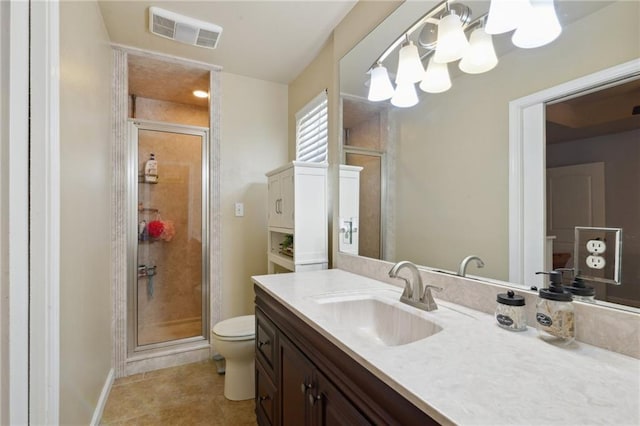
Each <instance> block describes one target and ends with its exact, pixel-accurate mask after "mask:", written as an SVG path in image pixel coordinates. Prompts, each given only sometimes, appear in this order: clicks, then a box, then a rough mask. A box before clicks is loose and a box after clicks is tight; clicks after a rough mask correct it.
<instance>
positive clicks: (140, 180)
mask: <svg viewBox="0 0 640 426" xmlns="http://www.w3.org/2000/svg"><path fill="white" fill-rule="evenodd" d="M138 183H146V184H147V185H157V184H158V181H156V182H147V181H145V180H144V175H138Z"/></svg>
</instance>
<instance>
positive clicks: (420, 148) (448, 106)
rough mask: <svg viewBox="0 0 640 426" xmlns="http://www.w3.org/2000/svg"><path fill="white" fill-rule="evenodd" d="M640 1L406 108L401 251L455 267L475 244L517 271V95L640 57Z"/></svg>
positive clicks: (498, 265)
mask: <svg viewBox="0 0 640 426" xmlns="http://www.w3.org/2000/svg"><path fill="white" fill-rule="evenodd" d="M638 7H639V3H638V2H624V1H623V2H618V3H615V4H613V5H611V6H608V7H606V8H604V9H602V10H600V11H599V12H597V13H595V14H592V15H590V16H587V17H586V18H585V19H583V20H581V21H579V22H576V23H574V24H572V25H570V26H568V27H567V28H565V30H564V31H563V33H562V35H561V36H560V38H559V39H557V40H556V41H555V42H554V43H553V44H551V45H549V46H545V47H543V48H539V49H535V50H525V49H516V50H513V51H512V52H511V53H509V54H507V55H504V56H502V57H501V58H500V63H499V65H498V66H497V67H496V68H495V69H493V70H492V71H490V72H488V73H485V74H481V75H461V76H458V77H457V78H455V79H454V80H453V87H452V89H451V90H449V91H448V92H446V93H443V94H438V95H431V96H424V97H423V98H422V101H421V103H420V104H419V105H418V106H416V107H414V108H410V109H407V110H402V111H397V112H396V115H397V116H398V118H399V119H400V120H401V121H402V123H401V125H400V135H399V143H398V151H397V164H396V169H397V177H398V179H397V182H398V186H397V188H396V195H397V197H398V202H397V206H398V209H397V211H396V214H397V216H396V218H397V222H396V226H397V229H396V231H397V241H400V242H402V244H399V245H398V247H397V248H396V249H397V251H396V253H397V259H405V258H406V259H411V260H413V261H415V262H417V263H420V264H423V265H429V266H436V267H439V268H444V269H448V270H454V271H455V270H457V265H458V262H459V261H460V260H461V259H462V258H464V257H465V256H466V255H469V254H472V253H473V254H478V255H480V257H482V259H483V260H484V261H485V265H486V266H485V268H484V270H483V271H482V275H483V276H488V277H492V278H497V279H502V280H507V279H508V259H509V247H508V189H509V188H508V167H509V164H508V155H509V152H508V148H509V146H508V145H509V138H508V129H509V127H508V126H509V122H508V103H509V101H511V100H515V99H518V98H520V97H523V96H526V95H528V94H532V93H535V92H538V91H540V90H543V89H546V88H549V87H552V86H555V85H558V84H560V83H563V82H565V81H568V80H572V79H576V78H578V77H581V76H584V75H587V74H590V73H593V72H595V71H599V70H602V69H604V68H607V67H611V66H613V65H617V64H619V63H622V62H625V61H629V60H631V59H634V58H637V57H638V56H640V48H639V42H638V40H639V39H640V35H639V33H638V16H639V12H638V10H639V9H638ZM602 25H605V27H606V28H607V29H608V30H607V31H595V32H594V31H593V28H596V27H602ZM613 46H615V48H612V47H613ZM532 70H534V71H533V72H532ZM471 273H474V272H471Z"/></svg>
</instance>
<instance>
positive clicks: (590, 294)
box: [565, 277, 596, 303]
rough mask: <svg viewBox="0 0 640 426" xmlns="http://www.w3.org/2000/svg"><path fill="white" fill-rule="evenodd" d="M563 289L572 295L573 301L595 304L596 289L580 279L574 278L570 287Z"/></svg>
mask: <svg viewBox="0 0 640 426" xmlns="http://www.w3.org/2000/svg"><path fill="white" fill-rule="evenodd" d="M565 288H566V289H567V291H568V292H569V293H571V294H572V295H573V300H577V301H579V302H589V303H595V301H596V289H595V288H593V287H590V286H588V285H586V284H585V283H584V280H583V279H582V278H580V277H575V278H574V279H573V281H572V282H571V285H569V286H567V287H565Z"/></svg>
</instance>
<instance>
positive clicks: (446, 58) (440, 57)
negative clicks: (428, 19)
mask: <svg viewBox="0 0 640 426" xmlns="http://www.w3.org/2000/svg"><path fill="white" fill-rule="evenodd" d="M447 9H448V7H447ZM468 47H469V42H468V41H467V36H466V35H465V34H464V30H463V29H462V21H461V20H460V17H459V16H458V15H456V13H455V12H454V11H453V10H449V11H447V12H446V13H445V15H444V17H443V18H442V19H440V22H439V23H438V41H437V45H436V53H435V56H434V57H433V58H434V61H436V62H440V63H447V62H453V61H457V60H458V59H460V58H462V56H463V55H464V53H465V52H466V50H467V48H468Z"/></svg>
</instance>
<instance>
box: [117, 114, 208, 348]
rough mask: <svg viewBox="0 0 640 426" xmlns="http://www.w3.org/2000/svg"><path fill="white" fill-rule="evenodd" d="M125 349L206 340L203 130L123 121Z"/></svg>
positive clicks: (205, 138) (205, 147)
mask: <svg viewBox="0 0 640 426" xmlns="http://www.w3.org/2000/svg"><path fill="white" fill-rule="evenodd" d="M130 135H131V138H130V141H131V144H130V147H129V149H130V152H129V159H130V161H129V185H128V186H129V190H130V194H129V209H128V210H129V222H130V226H129V236H128V237H129V238H128V240H129V250H128V253H129V259H128V262H127V263H128V269H129V270H128V276H129V283H128V292H127V295H128V303H127V305H128V315H127V326H128V329H127V334H128V339H127V340H128V353H129V354H130V355H132V354H134V353H139V352H141V351H148V350H157V349H159V348H163V347H167V346H172V345H177V344H188V343H191V342H199V341H202V340H208V309H207V307H208V303H207V301H208V294H209V273H208V272H209V271H208V262H207V261H206V259H208V247H209V244H208V235H209V228H208V223H209V220H208V218H209V211H208V205H209V203H208V182H209V169H208V164H209V162H208V158H209V143H208V140H209V138H208V129H205V128H200V127H193V126H183V125H172V124H166V123H157V122H151V121H143V120H131V122H130Z"/></svg>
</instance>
